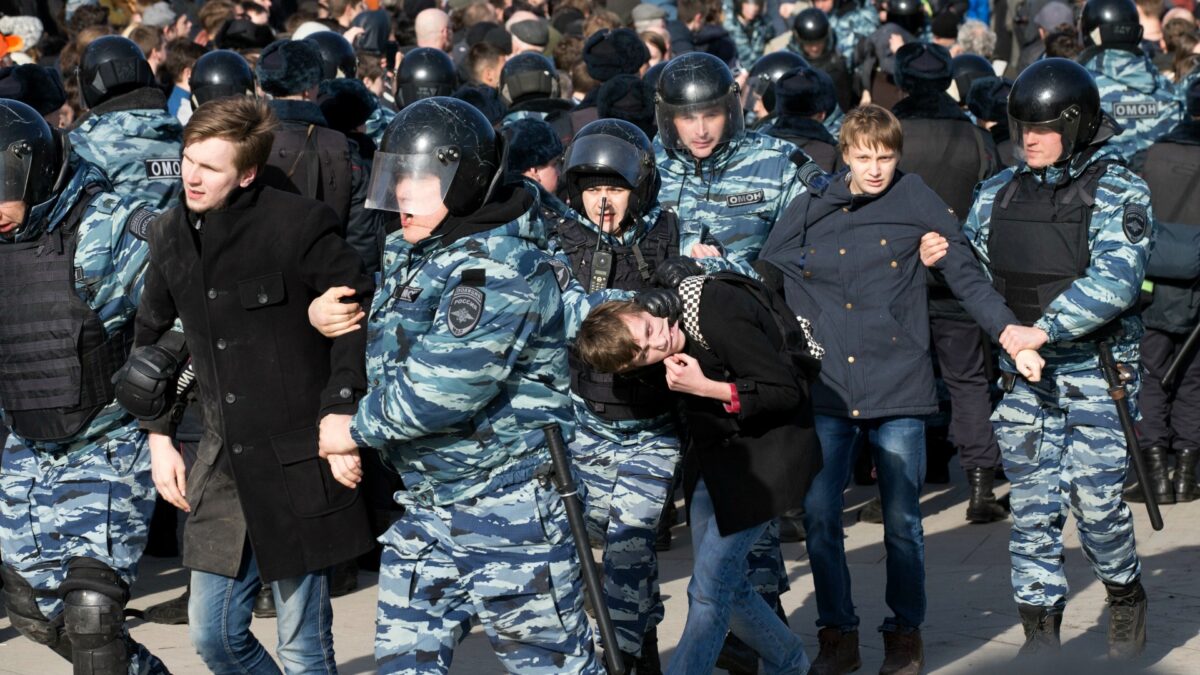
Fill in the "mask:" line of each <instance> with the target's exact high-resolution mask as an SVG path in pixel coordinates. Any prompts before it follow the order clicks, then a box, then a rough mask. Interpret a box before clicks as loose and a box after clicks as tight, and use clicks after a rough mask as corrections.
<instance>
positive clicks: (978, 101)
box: [967, 77, 1012, 122]
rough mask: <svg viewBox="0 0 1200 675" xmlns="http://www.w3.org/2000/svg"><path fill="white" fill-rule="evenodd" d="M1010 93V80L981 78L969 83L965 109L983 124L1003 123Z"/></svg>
mask: <svg viewBox="0 0 1200 675" xmlns="http://www.w3.org/2000/svg"><path fill="white" fill-rule="evenodd" d="M1010 91H1012V80H1005V79H1002V78H999V77H981V78H979V79H977V80H975V81H974V82H972V83H971V90H970V91H969V92H967V109H968V110H970V111H971V114H972V115H974V116H975V117H977V118H979V119H981V120H984V121H985V122H1003V121H1005V120H1007V119H1008V93H1009V92H1010Z"/></svg>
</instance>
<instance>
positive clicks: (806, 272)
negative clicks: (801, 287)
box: [804, 270, 812, 279]
mask: <svg viewBox="0 0 1200 675" xmlns="http://www.w3.org/2000/svg"><path fill="white" fill-rule="evenodd" d="M804 278H805V279H811V278H812V272H811V271H809V270H804Z"/></svg>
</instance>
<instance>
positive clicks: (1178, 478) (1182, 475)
mask: <svg viewBox="0 0 1200 675" xmlns="http://www.w3.org/2000/svg"><path fill="white" fill-rule="evenodd" d="M1197 459H1200V449H1197V448H1184V449H1182V450H1180V451H1179V452H1177V453H1176V454H1175V480H1174V481H1172V482H1173V485H1172V486H1171V487H1173V488H1174V489H1175V499H1178V500H1179V501H1181V502H1190V501H1195V499H1196V498H1197V497H1200V490H1198V489H1197V488H1196V460H1197Z"/></svg>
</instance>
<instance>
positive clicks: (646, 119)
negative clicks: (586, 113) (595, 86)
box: [596, 75, 658, 138]
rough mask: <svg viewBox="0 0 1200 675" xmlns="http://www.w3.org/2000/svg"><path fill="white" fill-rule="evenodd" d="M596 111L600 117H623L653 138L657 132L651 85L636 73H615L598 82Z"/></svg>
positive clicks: (619, 118)
mask: <svg viewBox="0 0 1200 675" xmlns="http://www.w3.org/2000/svg"><path fill="white" fill-rule="evenodd" d="M596 113H597V114H598V115H599V116H600V117H601V118H605V117H612V118H614V119H618V120H625V121H626V122H629V123H631V124H633V125H634V126H636V127H637V128H639V129H641V130H642V131H644V132H646V136H648V137H649V138H654V136H655V134H656V133H657V132H658V127H657V125H656V121H655V117H654V87H653V86H651V85H649V84H647V83H645V82H643V81H642V79H641V78H640V77H638V76H637V75H617V76H616V77H614V78H612V79H611V80H609V81H608V82H605V83H604V84H602V85H600V89H599V90H598V91H597V92H596Z"/></svg>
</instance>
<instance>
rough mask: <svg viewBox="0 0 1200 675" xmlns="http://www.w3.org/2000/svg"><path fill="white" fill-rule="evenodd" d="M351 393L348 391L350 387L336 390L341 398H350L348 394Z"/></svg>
mask: <svg viewBox="0 0 1200 675" xmlns="http://www.w3.org/2000/svg"><path fill="white" fill-rule="evenodd" d="M352 393H353V392H351V391H350V387H342V389H341V391H339V392H338V396H341V397H342V398H350V394H352Z"/></svg>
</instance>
